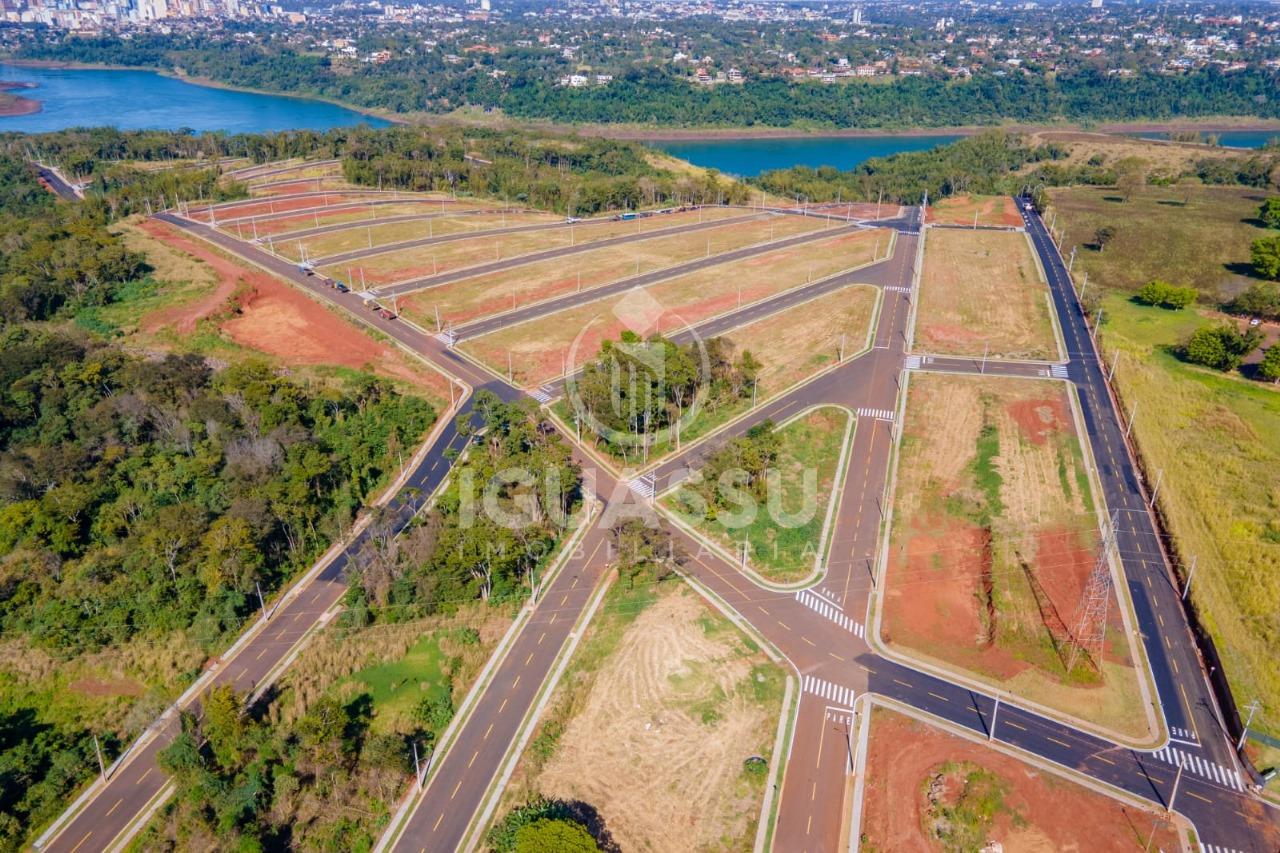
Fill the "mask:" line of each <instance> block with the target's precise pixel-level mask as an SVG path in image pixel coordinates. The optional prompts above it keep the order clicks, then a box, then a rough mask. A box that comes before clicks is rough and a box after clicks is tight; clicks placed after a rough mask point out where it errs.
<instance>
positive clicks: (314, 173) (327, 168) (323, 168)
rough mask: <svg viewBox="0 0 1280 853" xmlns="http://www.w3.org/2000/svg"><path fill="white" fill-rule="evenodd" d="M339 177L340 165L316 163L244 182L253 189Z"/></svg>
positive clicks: (251, 178) (340, 174)
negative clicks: (255, 187)
mask: <svg viewBox="0 0 1280 853" xmlns="http://www.w3.org/2000/svg"><path fill="white" fill-rule="evenodd" d="M340 177H342V164H341V163H317V164H313V165H301V164H300V165H299V166H298V167H297V168H294V169H290V170H289V171H287V172H278V173H277V174H274V175H258V176H255V177H250V178H248V179H247V180H246V181H245V182H246V183H247V184H248V185H249V186H250V187H254V186H259V185H261V184H278V183H280V182H281V181H305V180H309V179H313V178H340Z"/></svg>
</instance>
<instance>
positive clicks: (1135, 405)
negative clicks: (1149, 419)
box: [1124, 400, 1138, 441]
mask: <svg viewBox="0 0 1280 853" xmlns="http://www.w3.org/2000/svg"><path fill="white" fill-rule="evenodd" d="M1137 414H1138V401H1137V400H1134V401H1133V406H1132V407H1130V409H1129V425H1128V426H1126V427H1125V428H1124V437H1125V441H1128V440H1129V433H1131V432H1133V419H1134V418H1135V417H1136V416H1137Z"/></svg>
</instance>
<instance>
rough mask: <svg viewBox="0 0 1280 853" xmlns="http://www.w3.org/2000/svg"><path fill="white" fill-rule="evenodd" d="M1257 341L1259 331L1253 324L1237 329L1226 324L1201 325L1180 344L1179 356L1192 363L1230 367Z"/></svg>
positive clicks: (1237, 365) (1229, 368) (1251, 348)
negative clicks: (1180, 352) (1181, 345)
mask: <svg viewBox="0 0 1280 853" xmlns="http://www.w3.org/2000/svg"><path fill="white" fill-rule="evenodd" d="M1261 342H1262V333H1261V332H1260V331H1259V330H1258V329H1256V328H1253V327H1250V328H1248V329H1246V330H1245V331H1243V332H1241V331H1239V330H1237V329H1236V328H1235V327H1233V326H1231V325H1230V324H1227V323H1221V324H1217V325H1212V326H1201V327H1200V328H1199V329H1197V330H1196V331H1195V332H1194V333H1193V334H1192V335H1191V337H1190V339H1188V341H1187V343H1186V345H1185V346H1184V347H1183V355H1184V356H1185V357H1186V359H1187V361H1190V362H1191V363H1193V364H1200V365H1204V366H1205V367H1212V368H1214V369H1216V370H1222V371H1227V370H1234V369H1235V368H1237V367H1239V366H1240V363H1241V362H1242V361H1244V358H1245V356H1247V355H1248V354H1249V353H1251V352H1253V351H1254V350H1255V349H1257V348H1258V345H1259V344H1260V343H1261Z"/></svg>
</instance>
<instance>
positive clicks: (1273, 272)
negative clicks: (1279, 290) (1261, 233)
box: [1249, 235, 1280, 280]
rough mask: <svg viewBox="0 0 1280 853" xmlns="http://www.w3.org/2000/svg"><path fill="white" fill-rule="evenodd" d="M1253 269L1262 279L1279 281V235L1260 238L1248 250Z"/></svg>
mask: <svg viewBox="0 0 1280 853" xmlns="http://www.w3.org/2000/svg"><path fill="white" fill-rule="evenodd" d="M1249 259H1250V260H1251V261H1252V262H1253V268H1254V269H1255V270H1256V271H1257V273H1258V275H1260V276H1262V277H1263V278H1269V279H1272V280H1274V279H1280V235H1277V236H1275V237H1260V238H1259V239H1257V240H1254V241H1253V248H1251V249H1250V250H1249Z"/></svg>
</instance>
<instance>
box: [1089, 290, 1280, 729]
mask: <svg viewBox="0 0 1280 853" xmlns="http://www.w3.org/2000/svg"><path fill="white" fill-rule="evenodd" d="M1103 311H1104V320H1103V324H1102V330H1103V331H1102V341H1103V346H1104V349H1105V351H1106V352H1107V354H1108V357H1110V356H1111V353H1112V352H1113V351H1114V350H1117V349H1119V350H1122V351H1123V352H1124V357H1123V359H1122V360H1121V363H1120V366H1119V368H1118V370H1117V371H1116V378H1115V381H1116V385H1117V389H1118V392H1119V393H1120V395H1121V397H1122V399H1123V402H1124V405H1125V406H1126V407H1127V406H1129V405H1132V404H1133V403H1137V405H1138V414H1137V418H1136V420H1135V422H1134V433H1135V435H1136V438H1137V441H1138V446H1139V448H1140V451H1141V454H1142V456H1143V457H1144V460H1145V464H1146V467H1147V468H1148V470H1149V471H1150V472H1151V475H1150V476H1152V477H1154V476H1155V471H1157V470H1163V472H1164V477H1163V481H1162V484H1161V488H1160V507H1161V510H1162V511H1163V513H1164V515H1165V518H1166V520H1167V523H1168V527H1169V528H1170V530H1171V531H1172V536H1173V544H1174V546H1175V548H1176V550H1177V552H1178V553H1179V554H1181V555H1182V557H1183V559H1184V560H1186V561H1188V562H1189V561H1190V560H1191V558H1192V556H1195V557H1196V558H1198V561H1199V562H1198V568H1197V572H1196V577H1195V583H1194V585H1193V587H1192V590H1191V600H1192V602H1193V603H1194V604H1195V606H1196V609H1197V610H1198V612H1199V614H1200V617H1201V620H1202V621H1203V622H1204V624H1205V625H1206V626H1207V628H1208V630H1209V632H1210V634H1211V635H1212V636H1213V638H1214V640H1215V642H1216V644H1217V646H1218V650H1219V652H1220V653H1221V655H1222V658H1223V661H1224V666H1225V669H1226V672H1227V677H1228V679H1229V680H1230V682H1231V685H1232V691H1233V692H1234V694H1235V697H1236V699H1237V701H1238V702H1240V703H1241V704H1243V703H1247V702H1249V701H1251V700H1252V699H1254V698H1257V699H1258V700H1259V701H1261V702H1262V703H1263V710H1262V711H1261V712H1260V714H1259V715H1258V719H1257V720H1255V727H1258V728H1260V729H1262V730H1265V731H1267V732H1269V733H1271V734H1273V735H1280V667H1277V666H1276V661H1277V660H1280V391H1278V390H1277V389H1276V387H1275V386H1271V385H1264V384H1261V383H1257V382H1252V381H1249V380H1247V379H1243V378H1240V377H1238V376H1233V375H1227V374H1221V373H1217V372H1215V371H1211V370H1207V369H1203V368H1199V367H1195V366H1193V365H1189V364H1186V363H1184V362H1182V361H1180V360H1179V359H1178V358H1177V357H1176V355H1174V354H1173V352H1171V348H1173V347H1175V346H1177V345H1178V344H1180V343H1181V342H1182V341H1184V340H1185V339H1186V337H1187V335H1189V334H1190V332H1191V331H1192V330H1193V329H1195V328H1196V327H1198V326H1200V325H1202V324H1203V323H1205V322H1206V320H1205V319H1204V318H1203V317H1201V316H1199V315H1197V314H1196V313H1195V312H1194V311H1192V310H1185V311H1180V312H1174V311H1166V310H1163V309H1160V308H1147V307H1143V306H1139V305H1136V304H1134V303H1133V302H1131V301H1130V300H1129V299H1128V298H1127V297H1126V296H1125V295H1120V294H1115V293H1112V294H1108V295H1107V297H1106V299H1105V301H1104V304H1103Z"/></svg>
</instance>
